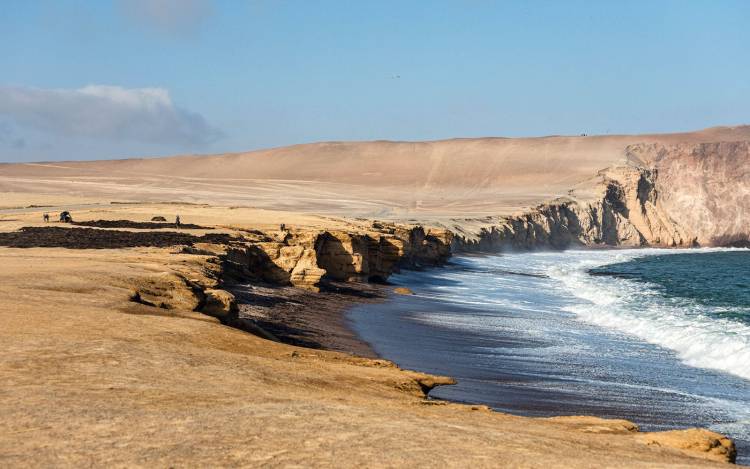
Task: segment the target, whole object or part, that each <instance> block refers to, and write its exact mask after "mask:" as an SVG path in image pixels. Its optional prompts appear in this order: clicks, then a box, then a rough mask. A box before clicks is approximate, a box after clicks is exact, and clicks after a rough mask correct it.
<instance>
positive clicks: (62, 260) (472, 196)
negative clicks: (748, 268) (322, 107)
mask: <svg viewBox="0 0 750 469" xmlns="http://www.w3.org/2000/svg"><path fill="white" fill-rule="evenodd" d="M748 136H750V130H748V128H746V127H740V128H722V129H710V130H707V131H703V132H698V133H695V134H676V135H671V136H641V137H630V136H622V137H585V138H584V137H580V138H579V137H575V138H568V137H555V138H546V139H521V140H511V139H475V140H454V141H446V142H434V143H390V142H372V143H363V144H345V143H336V144H314V145H306V146H301V147H289V148H285V149H278V150H271V151H268V152H257V153H251V154H236V155H224V156H215V157H182V158H166V159H155V160H127V161H118V162H89V163H83V162H81V163H55V164H36V165H28V164H27V165H20V164H19V165H0V294H1V295H2V299H3V308H2V312H0V340H1V341H2V344H3V354H2V356H0V428H1V429H0V464H2V465H3V466H5V467H10V466H81V465H96V466H103V465H107V466H259V465H264V466H269V467H277V466H284V467H287V466H326V467H330V466H348V467H355V466H356V467H360V466H374V467H379V466H380V467H383V466H391V467H392V466H407V465H408V466H417V467H423V466H432V467H434V466H436V465H437V466H443V465H450V466H457V467H496V466H518V467H602V466H606V467H636V466H645V467H668V466H671V467H692V466H695V467H710V466H719V465H721V464H722V463H724V462H727V461H729V460H731V459H732V458H733V451H734V449H733V445H732V443H731V441H729V440H728V439H727V438H724V437H723V436H721V435H718V434H716V433H713V432H709V431H707V430H700V429H691V430H685V431H671V432H661V433H642V432H638V431H637V427H636V426H635V425H633V424H632V423H630V422H627V421H618V420H603V419H598V418H595V417H585V416H578V417H560V418H551V419H536V418H524V417H516V416H511V415H506V414H501V413H497V412H492V411H490V410H489V409H487V408H485V407H483V406H471V405H462V404H453V403H446V402H441V401H435V400H430V399H428V398H427V396H426V393H427V392H429V390H430V389H431V388H432V387H434V386H437V385H449V384H450V383H451V382H452V380H451V379H450V378H449V377H439V376H430V375H426V374H422V373H418V372H413V371H407V370H401V369H399V368H398V367H396V366H395V365H393V364H392V363H389V362H387V361H385V360H378V359H372V358H362V357H358V356H355V355H353V354H349V353H345V352H344V351H346V350H347V349H351V347H349V345H348V344H350V342H351V340H350V338H347V337H343V336H342V337H334V338H333V339H332V343H334V344H338V346H331V347H328V348H333V349H339V350H342V351H332V350H323V349H320V348H306V347H298V346H294V345H290V344H289V343H282V342H277V341H276V340H274V339H280V340H282V341H283V340H285V338H284V337H279V333H273V332H269V330H267V329H264V328H263V327H262V326H261V324H262V323H261V322H260V321H259V318H260V317H262V316H264V315H265V316H268V315H271V316H272V315H273V314H274V308H273V307H269V308H266V309H264V310H262V311H261V312H260V313H258V315H259V316H252V315H250V316H243V314H242V311H243V310H242V308H243V306H242V305H241V304H240V303H242V298H243V297H242V295H240V294H237V295H235V294H232V293H231V291H233V290H232V285H233V284H236V283H237V282H242V283H243V285H250V286H251V287H250V288H251V289H252V285H257V286H258V289H259V290H258V291H260V292H265V293H264V295H266V298H268V297H269V293H268V292H269V291H270V292H273V291H274V290H272V289H274V288H278V289H285V290H284V291H287V294H293V293H288V292H289V291H292V292H294V291H296V290H298V289H299V291H304V292H306V293H305V295H319V296H320V297H321V298H325V297H326V295H330V294H331V293H330V292H331V291H332V290H331V288H332V287H330V285H332V284H333V285H338V287H336V288H338V290H337V291H338V293H337V294H338V295H339V296H340V297H341V295H346V294H347V293H346V292H348V291H349V290H348V289H347V288H344V287H341V285H351V291H352V293H351V294H352V295H354V296H356V292H361V291H363V290H362V289H361V288H358V287H357V285H360V286H362V285H363V284H364V283H366V282H368V281H374V280H378V281H382V280H385V279H387V276H388V275H389V274H390V273H391V272H393V271H394V270H396V269H397V268H399V267H402V268H408V267H422V266H430V265H439V264H440V263H441V262H443V261H444V260H445V259H446V258H447V256H448V255H450V250H451V247H453V249H459V248H461V247H462V246H463V247H466V248H479V247H493V246H502V245H505V244H507V243H511V244H513V243H515V242H516V241H518V238H517V237H518V236H520V233H521V230H522V229H523V230H528V229H529V228H528V227H529V226H532V222H533V220H535V218H534V217H537V216H539V217H541V216H543V215H544V213H546V212H545V210H546V209H545V208H542V209H539V206H540V205H544V204H551V205H548V207H555V203H558V202H555V201H556V200H559V198H561V197H567V198H569V199H570V200H569V201H566V202H565V203H566V204H569V203H571V202H570V201H572V203H574V204H576V206H577V208H574V209H573V208H571V209H570V210H571V213H572V212H575V213H576V214H578V215H576V216H578V219H577V220H578V222H579V227H578V228H579V231H574V230H573V228H571V224H570V220H571V219H572V218H571V216H569V215H566V216H565V217H566V218H565V220H566V221H565V223H567V225H566V228H565V229H566V230H567V231H565V232H564V233H563V232H562V231H559V230H561V229H562V228H560V226H557V225H554V224H551V225H550V224H548V225H544V222H543V221H540V222H539V226H540V227H542V228H544V227H546V228H544V229H546V230H547V231H546V236H547V238H546V241H547V242H548V243H549V244H552V245H553V246H554V245H555V243H556V242H558V241H559V240H561V239H563V238H561V236H563V235H564V236H567V238H565V239H567V240H568V241H570V242H573V241H576V240H577V242H579V243H580V244H592V245H593V244H613V245H626V244H632V243H638V244H639V245H646V244H670V245H672V244H679V243H678V241H680V240H681V241H682V242H684V243H693V242H697V243H699V244H712V243H713V244H719V243H720V242H724V241H726V242H741V241H742V240H743V239H747V232H746V230H747V220H748V218H747V215H748V213H747V210H748V205H749V204H748V197H750V196H749V195H748V192H743V191H746V187H747V186H746V184H747V182H746V179H743V178H742V177H741V176H742V174H737V172H736V171H725V169H726V168H729V167H736V168H740V169H744V170H745V171H747V166H748V165H747V147H746V146H743V145H744V144H745V143H746V142H747V139H748ZM639 142H644V143H643V145H645V146H643V147H633V146H632V145H636V144H638V143H639ZM743 142H744V143H743ZM714 144H715V145H716V147H715V148H714V147H707V146H706V145H714ZM649 145H652V146H649ZM653 145H656V147H655V146H653ZM659 145H664V146H665V147H664V148H661V147H658V146H659ZM679 145H684V146H686V147H685V148H687V149H685V148H683V150H679V148H681V147H679ZM695 145H698V147H700V148H702V150H701V151H703V153H701V154H697V153H696V151H697V150H696V148H698V147H695ZM657 147H658V148H657ZM688 147H689V148H688ZM675 152H676V153H679V154H675ZM519 155H522V156H524V157H523V158H519ZM670 155H673V156H674V157H672V156H670ZM685 155H687V156H685ZM695 155H698V156H695ZM716 155H718V156H716ZM637 158H640V162H639V163H638V162H635V160H636V159H637ZM696 158H697V159H696ZM701 158H703V159H706V158H708V159H711V158H713V159H712V160H711V161H714V162H715V161H719V160H721V161H726V165H725V166H722V167H720V168H714V170H712V171H713V172H712V173H711V174H721V175H723V176H721V177H722V178H724V179H723V180H717V181H711V180H710V178H703V179H702V180H701V181H698V182H696V181H693V180H691V181H692V182H691V184H692V187H693V188H694V187H695V184H702V183H707V184H709V185H712V186H711V187H713V185H715V186H716V187H719V186H721V187H725V186H726V184H735V189H736V190H734V191H733V192H732V191H730V192H732V194H733V195H731V197H734V199H732V200H734V202H733V203H734V204H735V205H734V208H732V209H731V210H730V209H727V210H726V211H716V210H714V211H713V212H712V213H713V214H714V215H716V217H717V218H715V219H711V220H708V221H707V219H706V217H705V216H703V215H701V213H702V212H701V213H699V212H700V211H701V210H707V209H706V207H710V206H712V204H714V203H715V202H716V200H715V199H713V198H711V197H712V195H711V194H712V193H711V191H708V192H706V193H704V195H703V197H704V200H703V202H701V201H697V202H696V201H695V200H687V199H686V198H685V197H684V194H685V190H688V189H690V188H688V189H685V188H680V187H681V185H682V184H683V182H684V181H680V180H676V178H677V175H678V174H679V168H685V167H691V168H696V167H698V166H696V165H699V163H701V161H702V160H701ZM738 161H739V163H738ZM717 164H718V163H717ZM722 164H723V163H722ZM732 165H734V166H732ZM652 167H653V168H655V169H656V170H657V172H659V174H660V175H664V176H665V177H666V179H665V180H664V181H668V182H669V185H668V186H665V185H660V184H664V182H663V181H662V180H660V179H655V180H654V182H655V184H656V185H655V186H654V187H658V191H659V192H658V194H659V198H658V199H648V197H651V195H648V194H646V193H645V192H648V191H646V190H645V189H644V187H643V185H642V183H639V182H638V180H636V182H635V183H634V184H635V186H634V187H635V188H636V189H635V193H632V194H631V193H630V192H628V191H629V190H630V189H629V186H628V185H627V184H628V182H627V181H629V179H628V178H630V177H631V176H632V174H631V173H627V174H625V173H623V171H625V170H623V169H622V168H639V169H638V171H650V169H649V168H652ZM608 168H609V169H608ZM673 168H678V169H673ZM696 171H697V170H696ZM701 171H703V169H701ZM625 172H627V171H625ZM623 174H625V175H624V176H623ZM639 174H641V176H642V175H643V174H645V173H639ZM648 174H650V173H648ZM649 177H650V176H649ZM603 178H604V179H607V178H609V179H607V182H606V183H605V184H604V186H601V183H602V180H603ZM618 178H619V179H618ZM647 179H648V178H647ZM612 181H616V182H617V184H620V186H621V188H622V190H623V192H622V194H619V195H617V197H619V198H617V200H614V199H611V198H608V197H610V195H609V187H610V186H611V185H612V184H613V183H612ZM639 184H640V185H639ZM602 187H604V189H602ZM602 190H603V191H604V192H602ZM644 191H645V192H644ZM662 194H664V197H663V198H662V197H661V195H662ZM706 194H708V195H706ZM727 194H728V192H722V193H721V196H722V197H729V196H728V195H727ZM600 195H601V196H602V197H603V198H602V197H600ZM631 195H632V197H630V196H631ZM641 196H643V197H646V199H643V198H639V197H641ZM631 199H632V200H631ZM602 201H603V202H602ZM618 201H624V202H623V203H625V207H624V208H625V209H627V211H626V210H624V209H623V207H620V206H619V205H618V203H620V202H618ZM587 204H588V205H587ZM596 204H601V207H605V208H606V207H610V208H612V210H613V211H612V212H611V215H612V219H611V220H609V219H608V220H609V222H611V223H614V225H611V226H613V227H614V228H612V227H610V230H611V231H607V229H603V228H602V227H601V226H600V227H599V228H598V229H599V230H600V231H599V232H596V227H594V225H593V224H592V225H591V226H589V227H588V228H586V227H582V226H583V225H582V224H581V221H582V220H583V216H584V214H585V213H590V212H586V211H587V210H589V209H590V208H591V207H594V206H595V205H596ZM607 204H610V205H607ZM628 204H633V205H628ZM639 204H640V205H639ZM648 204H651V205H648ZM686 204H692V205H691V207H692V210H694V211H695V214H694V216H692V215H690V214H686V213H682V212H681V213H677V214H670V210H672V208H673V207H684V206H686ZM566 206H567V207H570V205H566ZM639 206H642V207H643V210H642V211H639V212H638V213H639V214H640V215H638V216H634V215H633V207H639ZM557 207H558V209H559V207H560V206H559V205H558V206H557ZM587 207H588V208H587ZM62 210H70V211H71V212H72V214H73V219H74V221H75V222H86V221H97V220H109V221H114V220H129V221H133V222H143V223H147V222H150V220H151V218H152V217H154V216H163V217H165V218H166V219H167V220H168V221H169V222H171V221H172V220H173V219H174V217H175V215H177V214H179V215H180V217H181V218H182V221H183V222H184V223H190V224H194V225H197V227H195V228H182V229H179V230H176V229H175V228H171V227H165V226H154V227H153V228H147V229H144V228H142V227H134V226H136V225H133V227H129V226H124V225H123V226H119V227H102V226H101V224H100V225H96V223H94V225H93V226H91V225H68V224H61V223H56V222H54V221H53V222H52V223H49V224H47V223H43V222H42V214H43V213H45V212H49V213H51V214H52V217H53V220H54V218H55V217H56V215H57V213H59V212H60V211H62ZM618 210H619V211H618ZM639 210H640V209H639ZM597 213H599V212H597ZM540 214H541V215H540ZM717 214H718V215H717ZM512 217H530V218H528V220H531V221H528V223H527V225H524V227H520V225H519V227H516V228H513V230H514V231H513V232H512V233H511V232H508V233H506V234H505V235H502V234H501V233H502V230H503V228H502V227H504V226H506V227H507V226H511V227H513V226H515V225H514V223H515V222H516V221H518V219H513V218H512ZM618 217H619V218H618ZM665 217H667V218H668V219H667V218H665ZM550 219H551V218H550ZM657 219H659V220H661V221H660V222H659V223H661V224H659V225H658V226H657V225H656V224H655V222H654V220H657ZM375 220H378V221H375ZM546 220H547V221H549V219H546ZM591 220H592V223H593V221H596V220H594V218H592V219H591ZM694 220H700V222H694ZM730 221H731V223H730ZM97 223H98V222H97ZM282 223H283V224H285V225H286V229H285V230H283V231H282V230H280V229H279V225H280V224H282ZM533 223H536V222H533ZM716 223H725V226H724V227H721V229H718V230H717V229H714V228H711V227H710V226H713V224H716ZM417 224H419V225H421V227H417V226H416V225H417ZM600 224H601V223H600ZM730 225H731V226H730ZM535 226H536V225H534V227H533V229H534V230H536V228H535ZM422 227H423V228H422ZM493 227H495V228H494V229H493ZM542 228H540V229H542ZM22 229H25V231H24V230H22ZM446 229H450V230H451V231H446ZM19 230H20V231H19ZM59 230H74V231H66V232H61V231H59ZM556 230H557V231H556ZM633 230H634V231H633ZM71 233H72V234H71ZM175 233H177V234H178V235H179V236H182V237H180V238H175V237H174V236H175ZM493 233H494V234H493ZM525 233H526V235H525V236H526V237H525V238H524V240H525V241H524V242H525V243H526V244H527V245H528V244H529V241H528V239H529V238H528V236H527V235H528V233H529V232H528V231H527V232H525ZM534 233H536V231H535V232H534ZM539 233H541V234H539V235H538V236H537V235H536V234H535V238H534V239H535V240H542V234H544V233H542V232H539ZM561 233H563V234H561ZM597 233H598V234H597ZM600 235H601V237H599V238H597V236H600ZM514 236H515V237H514ZM608 236H609V237H608ZM611 236H614V238H612V237H611ZM493 237H494V238H493ZM667 237H668V238H669V239H668V240H667ZM743 237H744V238H743ZM597 240H598V241H597ZM696 240H697V241H696ZM607 241H612V243H609V242H607ZM504 243H505V244H504ZM40 244H43V246H42V245H40ZM532 244H534V245H535V244H537V243H536V241H535V242H534V243H532ZM538 244H541V242H540V243H538ZM331 282H333V283H331ZM382 288H384V289H386V290H387V289H388V288H389V287H387V286H386V287H382ZM264 289H265V290H264ZM319 290H320V291H319ZM279 291H281V290H279ZM381 291H383V290H382V289H381ZM235 293H236V291H235ZM387 294H390V292H387ZM248 298H251V299H252V298H257V296H252V295H251V296H249V297H248ZM299 298H302V297H299ZM295 301H301V302H302V303H301V304H302V307H304V306H305V305H306V304H307V305H315V304H317V303H315V302H314V301H313V300H310V302H309V303H304V301H307V300H304V301H303V300H295ZM315 301H317V300H315ZM246 306H247V305H246ZM250 306H252V305H250ZM285 314H286V313H285ZM289 314H291V313H289ZM326 314H327V313H326ZM336 314H337V313H335V312H331V313H330V316H331V317H330V321H331V322H335V321H337V320H338V319H337V318H336V317H334V316H336ZM284 317H286V316H284ZM290 317H291V316H290ZM321 318H322V319H321ZM317 320H318V321H325V320H326V317H325V315H323V314H319V315H318V318H317ZM300 324H304V323H303V322H300ZM342 334H343V333H342ZM334 339H335V340H334ZM288 342H289V341H288ZM291 342H292V343H294V341H291ZM322 345H323V346H325V345H326V344H322Z"/></svg>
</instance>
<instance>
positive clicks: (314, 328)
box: [230, 282, 392, 358]
mask: <svg viewBox="0 0 750 469" xmlns="http://www.w3.org/2000/svg"><path fill="white" fill-rule="evenodd" d="M391 288H392V287H390V288H389V287H388V286H385V285H377V284H367V283H341V282H328V283H326V284H324V285H323V288H321V291H320V292H318V293H316V292H311V291H307V290H302V289H299V288H294V287H279V286H273V285H264V284H235V285H232V286H231V287H230V291H231V292H232V293H233V294H234V295H235V297H236V298H237V301H238V303H239V307H240V318H243V319H249V320H252V321H253V322H254V323H255V324H257V325H258V326H259V327H261V328H262V329H264V330H266V331H268V332H270V333H271V334H273V335H274V336H275V337H277V338H278V339H279V340H280V341H282V342H284V343H287V344H290V345H295V346H299V347H307V348H313V349H322V350H332V351H336V352H345V353H349V354H352V355H357V356H360V357H368V358H377V354H376V353H375V351H374V350H373V349H372V347H370V345H369V344H368V343H367V342H365V341H364V340H362V339H361V338H360V337H359V336H358V335H357V333H356V332H354V330H353V329H352V327H351V324H350V322H349V319H348V318H347V311H348V310H349V309H351V308H352V307H353V306H355V305H358V304H375V303H382V302H384V301H386V299H387V296H388V291H389V290H390V289H391Z"/></svg>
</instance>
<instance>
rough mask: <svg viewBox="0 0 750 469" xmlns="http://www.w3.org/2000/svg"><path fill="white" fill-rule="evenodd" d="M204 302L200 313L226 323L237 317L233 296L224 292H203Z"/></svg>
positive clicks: (211, 290)
mask: <svg viewBox="0 0 750 469" xmlns="http://www.w3.org/2000/svg"><path fill="white" fill-rule="evenodd" d="M203 294H204V295H205V300H204V304H203V307H202V308H201V312H202V313H204V314H208V315H209V316H213V317H215V318H217V319H219V320H220V321H221V322H223V323H226V322H228V321H230V320H231V319H235V318H236V317H237V313H238V308H237V302H236V300H235V298H234V295H232V294H231V293H229V292H228V291H225V290H217V289H207V290H204V292H203Z"/></svg>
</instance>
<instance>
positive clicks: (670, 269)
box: [590, 251, 750, 367]
mask: <svg viewBox="0 0 750 469" xmlns="http://www.w3.org/2000/svg"><path fill="white" fill-rule="evenodd" d="M590 272H591V273H592V274H595V275H611V276H613V277H618V278H623V279H630V280H635V281H638V282H643V283H646V284H649V285H651V286H652V287H653V288H655V289H656V290H657V291H659V292H660V293H661V294H662V295H664V296H666V297H672V298H677V299H682V300H684V301H692V302H696V303H698V304H700V305H702V306H704V307H705V308H704V312H705V313H706V314H707V315H708V316H710V317H711V316H712V317H715V318H717V319H728V320H732V321H739V322H742V323H744V324H750V251H719V252H709V253H701V254H696V253H685V254H667V255H657V256H646V257H640V258H636V259H633V260H631V261H628V262H622V263H616V264H609V265H605V266H602V267H597V268H594V269H591V271H590ZM748 366H749V367H750V364H748Z"/></svg>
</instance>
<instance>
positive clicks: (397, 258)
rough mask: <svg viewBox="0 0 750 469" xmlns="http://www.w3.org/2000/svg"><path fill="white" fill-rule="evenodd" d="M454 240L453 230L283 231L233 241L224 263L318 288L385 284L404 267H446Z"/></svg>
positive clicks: (244, 272) (237, 270)
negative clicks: (322, 284) (330, 283)
mask: <svg viewBox="0 0 750 469" xmlns="http://www.w3.org/2000/svg"><path fill="white" fill-rule="evenodd" d="M451 240H452V234H451V233H450V232H449V231H447V230H432V231H427V232H425V230H424V229H423V228H422V227H419V226H418V227H404V226H399V225H395V224H381V223H373V227H372V230H371V231H365V232H355V231H320V232H315V231H312V232H310V231H303V232H279V233H276V234H274V236H273V237H270V238H267V239H263V240H261V241H259V242H252V243H248V242H244V243H243V242H238V243H233V244H232V245H230V246H227V247H226V253H225V254H224V255H223V256H222V259H223V260H224V262H225V265H226V270H227V272H228V273H230V275H231V273H234V274H235V275H239V276H242V277H246V278H253V279H257V280H261V281H265V282H269V283H273V284H278V285H293V286H296V287H301V288H306V289H309V290H318V289H319V285H320V282H321V281H322V280H323V279H324V278H328V279H331V280H339V281H348V282H352V281H376V282H384V281H386V280H387V279H388V277H389V276H390V275H391V274H393V273H394V272H398V271H399V269H400V268H403V267H408V268H419V267H421V266H433V265H441V264H443V263H444V262H445V261H446V260H447V259H448V258H449V257H450V255H451V249H450V245H451Z"/></svg>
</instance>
